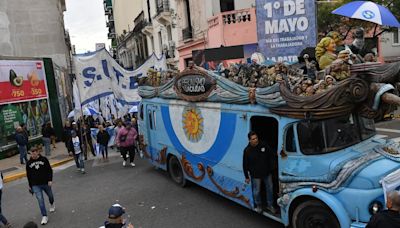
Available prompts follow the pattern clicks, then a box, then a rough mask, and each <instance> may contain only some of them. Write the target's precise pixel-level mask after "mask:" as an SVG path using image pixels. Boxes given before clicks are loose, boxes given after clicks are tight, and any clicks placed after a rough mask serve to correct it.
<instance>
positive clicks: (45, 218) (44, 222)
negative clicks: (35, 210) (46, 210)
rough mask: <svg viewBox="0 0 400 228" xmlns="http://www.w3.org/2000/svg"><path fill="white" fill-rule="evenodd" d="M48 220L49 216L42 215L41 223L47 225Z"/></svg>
mask: <svg viewBox="0 0 400 228" xmlns="http://www.w3.org/2000/svg"><path fill="white" fill-rule="evenodd" d="M48 221H49V219H48V218H47V216H43V217H42V221H41V222H40V224H41V225H46V224H47V222H48Z"/></svg>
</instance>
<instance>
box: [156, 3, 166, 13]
mask: <svg viewBox="0 0 400 228" xmlns="http://www.w3.org/2000/svg"><path fill="white" fill-rule="evenodd" d="M168 11H169V0H157V14H160V13H162V12H168Z"/></svg>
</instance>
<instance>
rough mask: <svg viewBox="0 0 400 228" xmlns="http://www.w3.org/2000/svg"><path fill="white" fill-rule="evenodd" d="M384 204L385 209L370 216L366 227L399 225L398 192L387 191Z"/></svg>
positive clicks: (377, 227)
mask: <svg viewBox="0 0 400 228" xmlns="http://www.w3.org/2000/svg"><path fill="white" fill-rule="evenodd" d="M386 206H387V210H382V211H380V212H378V213H376V214H374V215H373V216H372V217H371V219H370V220H369V223H368V224H367V226H366V228H380V227H385V228H396V227H397V228H398V227H400V192H398V191H392V192H389V194H388V199H387V203H386Z"/></svg>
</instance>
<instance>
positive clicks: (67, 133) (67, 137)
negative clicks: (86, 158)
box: [63, 120, 74, 154]
mask: <svg viewBox="0 0 400 228" xmlns="http://www.w3.org/2000/svg"><path fill="white" fill-rule="evenodd" d="M72 130H74V129H73V128H72V126H71V123H70V122H69V121H68V120H67V121H65V125H64V131H63V141H64V143H65V147H67V150H68V154H71V153H72V152H73V151H74V145H73V144H72V136H71V132H72Z"/></svg>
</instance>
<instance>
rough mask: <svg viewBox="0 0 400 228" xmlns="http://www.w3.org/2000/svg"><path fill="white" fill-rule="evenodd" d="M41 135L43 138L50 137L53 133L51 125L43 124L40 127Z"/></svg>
mask: <svg viewBox="0 0 400 228" xmlns="http://www.w3.org/2000/svg"><path fill="white" fill-rule="evenodd" d="M42 135H43V137H44V138H50V137H51V136H54V135H55V133H54V129H53V128H52V127H47V126H44V127H43V128H42Z"/></svg>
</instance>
